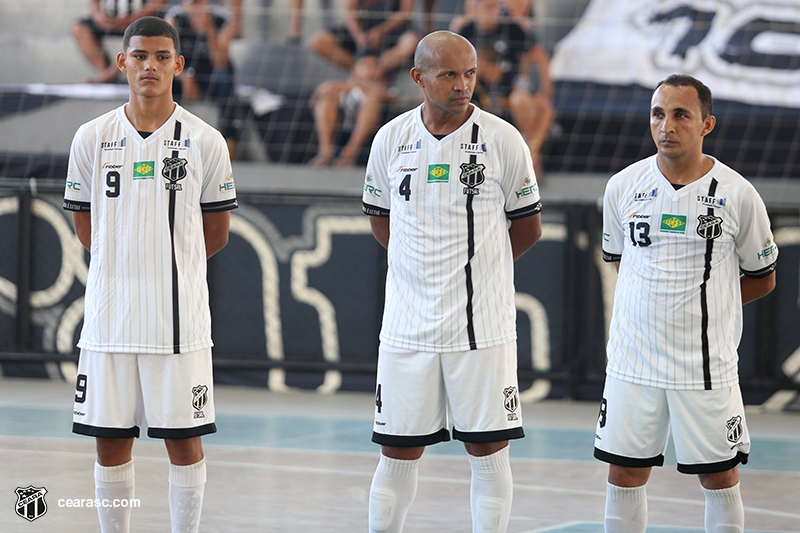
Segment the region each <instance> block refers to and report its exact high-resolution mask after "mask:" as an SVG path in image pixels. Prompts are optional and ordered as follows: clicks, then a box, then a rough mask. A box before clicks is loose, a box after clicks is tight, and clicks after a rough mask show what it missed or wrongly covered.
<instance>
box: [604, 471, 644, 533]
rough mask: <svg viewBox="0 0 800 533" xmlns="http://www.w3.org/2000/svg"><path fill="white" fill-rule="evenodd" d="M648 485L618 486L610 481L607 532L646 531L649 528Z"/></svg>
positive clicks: (628, 532)
mask: <svg viewBox="0 0 800 533" xmlns="http://www.w3.org/2000/svg"><path fill="white" fill-rule="evenodd" d="M646 486H647V485H642V486H640V487H618V486H616V485H612V484H611V483H608V488H607V490H606V517H605V531H606V533H644V530H645V528H647V493H646V492H645V487H646Z"/></svg>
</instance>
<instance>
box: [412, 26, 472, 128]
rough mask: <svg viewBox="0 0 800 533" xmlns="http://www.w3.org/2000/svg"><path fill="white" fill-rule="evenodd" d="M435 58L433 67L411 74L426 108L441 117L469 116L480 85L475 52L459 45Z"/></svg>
mask: <svg viewBox="0 0 800 533" xmlns="http://www.w3.org/2000/svg"><path fill="white" fill-rule="evenodd" d="M435 54H436V55H435V56H434V58H435V61H434V64H433V66H432V67H430V68H429V69H427V70H426V71H425V72H422V71H419V70H418V69H413V72H412V76H413V77H414V81H415V82H416V83H417V85H419V86H420V87H421V88H422V93H423V95H424V97H425V104H426V105H427V106H430V109H431V110H432V111H433V112H434V113H436V114H438V115H461V114H463V113H466V111H467V109H469V101H470V99H472V93H473V91H474V90H475V82H476V81H477V77H476V72H477V70H478V58H477V57H476V56H475V49H474V48H472V46H471V45H469V43H468V42H463V43H462V42H457V43H454V44H453V45H452V46H448V47H443V48H441V49H440V50H438V51H437V52H436V53H435Z"/></svg>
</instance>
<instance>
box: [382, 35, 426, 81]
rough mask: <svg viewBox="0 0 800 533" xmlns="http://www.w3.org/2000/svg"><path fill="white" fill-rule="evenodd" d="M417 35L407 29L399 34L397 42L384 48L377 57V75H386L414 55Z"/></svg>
mask: <svg viewBox="0 0 800 533" xmlns="http://www.w3.org/2000/svg"><path fill="white" fill-rule="evenodd" d="M418 42H419V36H418V35H417V34H416V33H414V32H413V31H407V32H405V33H404V34H402V35H401V36H400V38H399V39H398V40H397V44H395V45H394V46H392V47H391V48H389V49H388V50H386V51H385V52H384V53H383V54H381V56H380V57H379V58H378V76H379V77H380V78H386V77H388V76H389V75H390V74H391V73H392V72H393V71H395V70H397V69H398V68H400V67H401V66H402V65H403V63H405V62H406V61H407V60H408V59H409V58H411V57H412V56H413V55H414V51H415V50H416V48H417V43H418Z"/></svg>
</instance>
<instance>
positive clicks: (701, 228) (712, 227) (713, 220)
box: [697, 215, 722, 240]
mask: <svg viewBox="0 0 800 533" xmlns="http://www.w3.org/2000/svg"><path fill="white" fill-rule="evenodd" d="M697 234H698V235H700V236H701V237H702V238H704V239H708V240H711V239H716V238H717V237H719V236H720V235H722V219H721V218H720V217H715V216H714V215H698V216H697Z"/></svg>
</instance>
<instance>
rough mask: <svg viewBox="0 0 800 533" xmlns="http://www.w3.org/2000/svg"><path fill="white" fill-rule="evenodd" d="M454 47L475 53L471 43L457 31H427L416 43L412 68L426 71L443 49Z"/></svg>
mask: <svg viewBox="0 0 800 533" xmlns="http://www.w3.org/2000/svg"><path fill="white" fill-rule="evenodd" d="M454 49H461V50H465V49H470V50H471V51H472V53H473V54H475V47H473V46H472V43H470V42H469V41H468V40H467V39H465V38H464V37H462V36H461V35H458V34H457V33H453V32H450V31H446V30H442V31H435V32H433V33H429V34H428V35H426V36H425V37H423V38H422V40H421V41H420V42H419V44H417V49H416V51H415V52H414V68H417V69H419V70H421V71H423V72H427V71H429V70H430V69H431V68H433V67H434V66H435V65H436V64H437V61H438V60H439V59H440V54H441V52H442V51H443V50H454ZM476 55H477V54H476Z"/></svg>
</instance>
